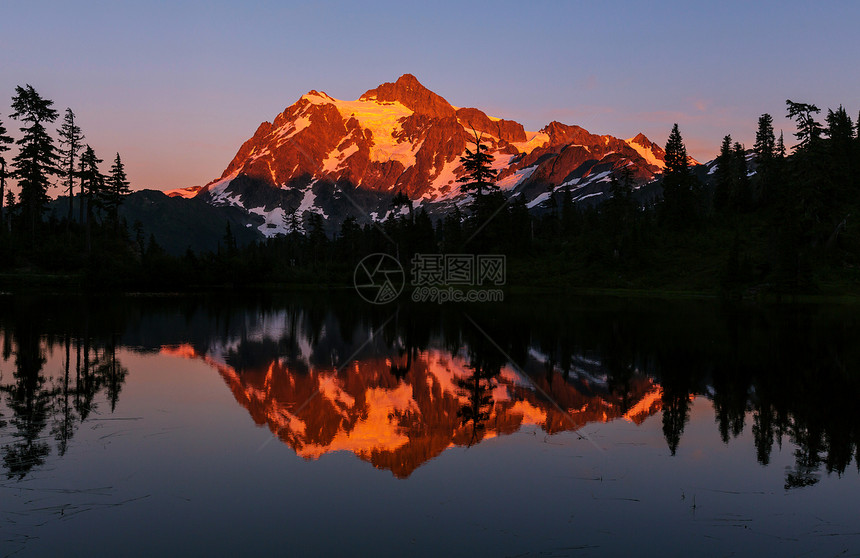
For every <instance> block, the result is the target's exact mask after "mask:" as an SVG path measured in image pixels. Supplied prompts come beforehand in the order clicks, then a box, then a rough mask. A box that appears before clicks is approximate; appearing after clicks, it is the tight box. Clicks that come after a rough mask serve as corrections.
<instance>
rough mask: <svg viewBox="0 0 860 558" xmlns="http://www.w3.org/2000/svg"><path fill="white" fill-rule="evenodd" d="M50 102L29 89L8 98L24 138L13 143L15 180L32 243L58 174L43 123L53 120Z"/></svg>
mask: <svg viewBox="0 0 860 558" xmlns="http://www.w3.org/2000/svg"><path fill="white" fill-rule="evenodd" d="M53 105H54V102H53V101H51V100H49V99H43V98H42V97H41V96H40V95H39V94H38V93H37V92H36V90H35V89H33V86H31V85H27V86H25V87H21V86H20V85H19V86H18V87H16V88H15V96H14V97H12V110H14V111H15V112H13V113H12V115H11V116H12V118H14V119H15V120H20V121H22V122H24V123H25V125H24V126H23V127H21V132H22V133H23V134H24V135H23V137H22V138H21V139H19V140H18V141H17V142H16V143H17V144H18V145H20V146H21V151H20V152H19V153H18V155H16V156H15V158H14V162H15V175H14V176H15V177H16V178H17V179H18V186H19V187H20V188H21V192H20V193H19V197H20V199H21V210H22V215H23V217H24V222H25V223H29V225H30V231H31V239H32V241H33V242H34V243H35V240H36V223H37V222H38V221H40V220H41V217H42V211H43V209H44V207H45V204H46V203H47V202H48V194H47V192H48V187H50V185H51V183H50V177H51V176H52V175H56V174H57V173H58V171H57V168H56V162H57V153H56V148H55V147H54V140H53V138H52V137H51V136H50V134H48V131H47V130H46V129H45V124H46V123H51V122H54V121H55V120H56V119H57V111H56V110H54V109H53V108H51V107H52V106H53Z"/></svg>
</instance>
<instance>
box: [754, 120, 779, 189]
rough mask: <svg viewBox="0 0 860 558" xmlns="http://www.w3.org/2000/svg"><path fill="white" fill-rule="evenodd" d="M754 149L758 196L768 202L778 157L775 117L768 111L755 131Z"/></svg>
mask: <svg viewBox="0 0 860 558" xmlns="http://www.w3.org/2000/svg"><path fill="white" fill-rule="evenodd" d="M753 151H754V152H755V154H756V162H757V164H758V169H757V171H756V177H757V180H758V198H759V200H760V202H761V203H763V204H767V203H768V201H769V200H770V197H771V196H772V192H771V190H773V186H774V159H775V157H776V136H775V135H774V133H773V117H772V116H771V115H769V114H767V113H765V114H762V115H761V116H760V117H759V119H758V129H757V130H756V133H755V145H753Z"/></svg>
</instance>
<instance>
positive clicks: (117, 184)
mask: <svg viewBox="0 0 860 558" xmlns="http://www.w3.org/2000/svg"><path fill="white" fill-rule="evenodd" d="M102 192H103V193H102V195H101V204H102V206H103V207H104V208H105V211H106V212H107V214H108V215H109V216H110V218H111V221H112V222H113V224H114V230H117V228H118V227H119V206H120V205H122V202H123V200H124V199H125V197H126V196H128V195H129V194H130V193H131V189H130V188H129V181H128V177H127V176H126V174H125V166H124V165H123V163H122V159H121V158H120V156H119V153H117V154H116V158H115V159H114V161H113V165H111V168H110V174H109V175H108V176H107V181H106V183H105V188H104V190H103V191H102Z"/></svg>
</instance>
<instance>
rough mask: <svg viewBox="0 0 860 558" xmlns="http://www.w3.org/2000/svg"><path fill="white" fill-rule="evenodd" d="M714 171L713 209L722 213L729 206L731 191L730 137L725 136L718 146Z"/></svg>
mask: <svg viewBox="0 0 860 558" xmlns="http://www.w3.org/2000/svg"><path fill="white" fill-rule="evenodd" d="M716 165H717V169H716V170H715V171H714V209H715V210H716V211H724V210H725V209H726V208H727V207H728V205H729V192H730V191H731V189H732V166H733V160H732V136H730V135H726V136H725V137H724V138H723V143H722V144H721V145H720V154H719V155H718V156H717V161H716Z"/></svg>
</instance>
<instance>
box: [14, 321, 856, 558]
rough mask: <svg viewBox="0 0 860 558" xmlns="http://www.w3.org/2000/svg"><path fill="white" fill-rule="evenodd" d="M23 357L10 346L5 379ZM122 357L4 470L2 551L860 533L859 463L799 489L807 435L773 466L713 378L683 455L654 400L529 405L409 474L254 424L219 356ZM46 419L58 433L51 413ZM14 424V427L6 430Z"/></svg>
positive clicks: (621, 549) (714, 539)
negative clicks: (536, 414) (23, 459)
mask: <svg viewBox="0 0 860 558" xmlns="http://www.w3.org/2000/svg"><path fill="white" fill-rule="evenodd" d="M279 335H281V334H279ZM228 337H229V336H228ZM177 341H182V339H178V340H177ZM355 342H356V343H359V342H360V341H355ZM177 345H178V343H177ZM198 345H199V344H198ZM434 350H437V351H439V349H434ZM298 354H301V351H299V353H298ZM222 356H223V355H222ZM533 356H535V355H533ZM537 356H540V355H539V354H538V355H537ZM46 357H47V361H46V363H45V365H44V367H43V375H44V376H45V377H46V381H47V383H50V382H58V381H61V378H62V376H63V359H64V351H63V350H62V348H61V347H60V346H55V347H54V349H53V351H50V352H47V354H46ZM14 358H15V357H14V355H12V356H10V359H9V360H5V361H0V371H2V382H0V383H2V384H8V383H9V382H11V381H13V378H12V370H13V367H12V366H11V363H12V362H14ZM363 358H364V359H365V361H366V360H367V359H368V358H369V357H363ZM117 360H118V361H119V362H121V363H122V365H123V366H124V367H126V368H127V369H128V371H129V373H128V375H127V377H126V379H125V383H124V385H123V386H122V390H121V393H120V396H119V399H118V403H117V407H116V410H115V411H114V412H113V413H111V412H110V407H109V405H108V404H107V402H106V400H105V395H104V394H103V393H102V394H99V395H98V396H97V397H96V403H97V406H96V407H95V410H94V411H93V412H92V413H91V414H90V416H89V417H88V419H87V420H86V421H85V422H83V423H82V424H80V425H79V426H78V428H77V431H76V432H75V434H74V436H73V438H72V440H71V441H70V442H69V446H68V451H67V452H66V454H65V455H64V456H63V457H62V458H60V457H58V456H57V452H56V451H55V450H54V451H52V453H51V454H50V455H49V456H48V457H47V459H46V462H45V464H44V465H41V466H39V467H35V468H33V469H32V470H31V471H30V472H29V474H28V475H26V476H25V478H24V479H23V480H20V481H19V480H17V479H15V478H13V479H7V478H5V477H3V478H2V480H0V548H2V551H3V552H2V554H3V555H6V554H7V553H10V552H14V551H16V550H18V549H21V552H20V553H19V554H16V556H18V555H20V556H43V555H50V554H55V555H90V556H92V555H138V556H151V555H155V554H161V555H234V554H241V555H247V554H251V553H264V552H265V553H269V554H271V553H273V552H275V553H278V554H304V555H325V554H328V555H332V554H333V555H344V554H347V555H368V554H378V555H398V556H402V555H422V554H423V555H430V556H437V555H449V554H453V555H466V554H471V555H521V554H530V555H542V554H544V555H561V556H565V555H573V556H580V555H581V556H603V555H618V554H622V553H630V554H634V553H635V554H636V555H691V554H695V555H726V554H730V553H732V552H734V553H736V554H739V555H753V554H758V555H788V554H791V555H794V554H803V553H804V552H807V553H810V555H836V554H838V553H840V552H842V551H843V550H845V549H848V550H851V549H856V548H857V547H858V544H860V536H858V535H857V533H858V531H860V523H858V519H857V518H858V517H860V502H858V499H857V498H856V495H857V494H858V488H860V475H858V473H857V471H856V462H852V464H851V465H850V466H849V468H848V469H847V470H846V471H845V472H844V473H843V475H842V476H841V477H840V476H839V475H837V474H835V473H834V474H829V475H828V474H827V472H826V471H825V470H824V469H823V468H822V469H820V470H819V472H818V474H819V476H820V481H819V482H818V483H817V484H816V485H814V486H811V487H806V488H799V489H793V490H785V488H784V484H785V478H786V470H787V469H792V468H794V467H795V455H794V451H795V449H796V446H795V445H794V444H792V443H791V442H790V441H789V440H788V438H787V436H786V437H783V439H782V446H781V447H779V446H778V445H774V448H773V452H772V454H771V460H770V464H769V465H768V466H762V465H760V464H759V463H758V462H757V460H756V448H755V445H754V443H753V436H752V428H753V423H754V421H753V418H752V416H751V413H748V414H747V416H746V420H745V426H744V429H743V431H742V433H741V434H740V435H739V436H738V437H737V438H732V439H731V440H730V441H729V443H728V444H725V443H723V442H722V441H721V439H720V433H719V430H718V428H717V424H716V420H715V416H716V412H715V410H714V405H713V403H712V402H711V400H710V399H708V398H707V397H705V396H702V395H698V396H695V397H694V399H693V401H692V404H691V409H690V413H689V422H688V423H687V424H686V427H685V428H684V432H683V435H682V436H681V439H680V443H679V445H678V448H677V452H676V455H674V456H671V455H670V452H669V450H668V447H667V442H666V439H665V437H664V433H663V424H662V416H661V413H660V412H659V410H655V411H654V412H652V413H650V414H647V415H646V416H645V418H643V420H642V422H641V424H637V423H635V422H631V421H629V420H624V418H623V417H622V416H617V417H612V416H608V417H607V420H608V422H602V421H600V420H596V419H589V420H586V421H583V422H582V423H581V424H578V427H579V430H578V431H576V432H574V431H561V432H558V433H556V434H552V435H550V434H547V433H546V432H545V431H544V430H543V429H542V427H541V425H540V424H534V423H529V421H526V420H524V421H523V424H522V425H521V426H520V427H519V428H516V429H513V430H512V431H510V432H508V433H506V434H505V435H499V436H495V437H489V436H487V437H485V439H484V440H483V441H481V442H480V443H476V444H473V445H471V446H469V445H468V444H460V445H457V444H455V445H454V446H453V447H450V448H447V449H446V450H445V451H442V452H440V453H439V454H438V455H435V456H433V458H432V459H428V460H427V461H426V462H424V463H422V464H421V465H420V466H418V467H416V468H414V470H412V471H411V473H410V474H409V475H408V476H407V478H405V479H404V478H397V477H396V476H395V475H393V474H392V472H391V470H390V469H387V468H380V469H377V468H374V467H372V466H371V465H370V464H368V463H367V462H365V460H362V459H360V458H359V457H356V455H355V454H353V453H352V452H350V451H335V452H330V453H323V454H321V455H319V456H318V457H317V458H316V459H303V458H302V457H301V456H300V455H298V454H297V452H296V450H295V449H294V448H293V447H291V446H290V445H288V444H286V443H282V442H281V441H279V439H277V438H276V437H274V436H273V434H272V431H271V429H270V428H271V425H270V424H269V423H266V424H264V425H262V426H261V425H257V424H255V421H254V419H253V415H252V414H250V413H249V410H248V409H247V408H245V407H243V406H242V405H240V404H238V403H237V398H236V394H235V393H234V391H231V388H230V386H229V384H228V383H227V382H226V381H225V377H224V376H223V375H222V374H221V373H219V371H218V369H217V368H216V367H213V365H212V363H211V362H207V361H205V360H203V359H201V358H180V357H178V356H176V355H171V354H159V353H157V352H148V353H141V352H137V351H132V350H129V349H119V350H118V351H117ZM224 360H227V359H226V357H225V358H224ZM255 366H256V364H255ZM252 368H253V366H250V365H249V366H248V368H247V370H246V371H245V372H244V373H245V374H249V375H250V376H253V375H254V374H255V373H254V372H253V371H252ZM418 369H420V365H418V367H417V368H416V369H415V370H413V372H411V373H416V374H417V372H416V370H418ZM266 371H267V367H266V366H263V368H262V372H260V374H262V377H261V378H262V381H263V382H264V383H263V385H265V372H266ZM382 372H383V371H382V370H373V374H374V375H375V377H377V379H378V380H379V381H380V382H382V384H384V385H391V386H392V387H394V388H396V386H398V385H403V384H402V383H398V382H397V381H395V380H392V379H391V378H387V377H385V376H384V374H383V373H382ZM589 377H590V378H591V381H592V384H591V385H592V387H593V389H594V392H595V393H597V394H598V396H604V397H605V393H602V392H600V389H599V387H600V386H596V385H595V384H596V383H599V382H598V380H600V377H599V374H596V373H594V371H593V370H592V371H591V373H590V376H589ZM413 379H414V378H412V377H408V376H407V377H406V378H405V379H404V380H403V381H404V382H407V383H408V382H410V381H412V380H413ZM254 385H257V384H255V383H254V382H250V383H249V384H247V387H249V388H250V387H253V386H254ZM344 385H347V386H349V385H350V384H346V383H345V384H344ZM373 385H375V384H373V383H372V382H370V381H369V380H368V383H367V385H366V386H364V387H367V388H370V387H373ZM350 393H351V394H352V395H351V396H353V397H354V396H355V395H356V394H357V393H358V392H357V391H355V390H353V391H351V392H350ZM577 393H578V392H577ZM598 398H599V397H598ZM4 400H5V399H4ZM321 400H322V398H321ZM633 403H635V401H634V402H633ZM4 405H5V403H4ZM535 406H538V403H535ZM0 409H2V412H3V414H4V419H3V420H6V421H7V422H9V421H10V417H11V415H10V413H9V411H8V409H7V408H6V407H5V406H0ZM532 422H534V421H532ZM42 436H43V437H44V438H46V439H47V441H48V442H50V444H51V445H52V446H53V445H54V444H55V442H54V441H53V440H52V438H51V436H52V435H51V433H50V426H49V427H48V428H46V429H45V430H44V432H43V433H42ZM10 439H11V438H10V426H7V427H5V429H4V430H3V431H2V437H0V445H3V444H7V443H9V441H10ZM7 549H8V550H7Z"/></svg>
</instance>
